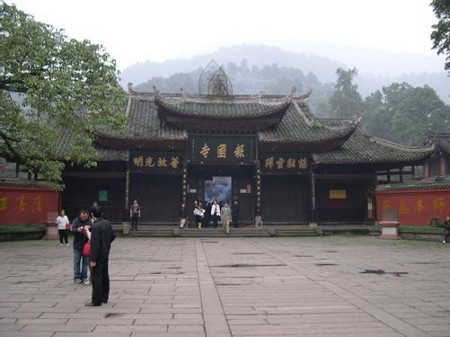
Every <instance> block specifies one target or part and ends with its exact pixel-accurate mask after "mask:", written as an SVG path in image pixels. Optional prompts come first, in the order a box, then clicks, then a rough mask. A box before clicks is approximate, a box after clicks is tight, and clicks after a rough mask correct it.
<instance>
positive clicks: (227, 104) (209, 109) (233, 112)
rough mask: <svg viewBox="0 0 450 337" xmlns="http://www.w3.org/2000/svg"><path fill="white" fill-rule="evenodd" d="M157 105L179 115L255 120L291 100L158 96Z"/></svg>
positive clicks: (156, 98)
mask: <svg viewBox="0 0 450 337" xmlns="http://www.w3.org/2000/svg"><path fill="white" fill-rule="evenodd" d="M155 103H156V105H158V106H159V107H160V108H161V109H163V110H165V111H168V112H170V113H173V114H177V115H185V116H188V117H202V118H206V119H208V118H214V119H217V118H220V119H233V118H244V119H249V118H255V117H263V116H270V115H272V114H275V113H277V112H280V111H281V110H283V109H286V108H287V107H288V106H289V104H290V99H282V100H280V99H278V100H276V101H269V100H261V99H251V98H246V99H230V98H208V97H202V98H197V97H195V98H181V99H180V98H174V97H162V96H159V95H157V96H156V97H155Z"/></svg>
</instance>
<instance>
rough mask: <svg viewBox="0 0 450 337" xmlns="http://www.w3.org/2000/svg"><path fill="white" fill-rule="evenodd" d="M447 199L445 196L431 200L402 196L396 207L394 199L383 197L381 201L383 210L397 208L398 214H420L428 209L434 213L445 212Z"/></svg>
mask: <svg viewBox="0 0 450 337" xmlns="http://www.w3.org/2000/svg"><path fill="white" fill-rule="evenodd" d="M445 207H446V204H445V199H444V198H443V197H434V198H432V199H431V200H424V198H421V197H417V198H415V199H414V200H412V199H411V198H408V199H405V198H400V199H399V200H398V206H397V207H394V205H393V204H392V201H391V200H389V199H387V198H383V200H382V201H381V208H382V209H383V211H389V210H393V209H395V208H397V210H398V214H412V213H414V214H420V213H423V212H426V211H433V212H434V213H443V212H444V211H445Z"/></svg>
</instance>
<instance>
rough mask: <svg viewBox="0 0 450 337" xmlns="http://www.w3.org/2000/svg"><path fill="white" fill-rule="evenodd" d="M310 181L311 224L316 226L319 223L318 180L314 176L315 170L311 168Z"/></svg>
mask: <svg viewBox="0 0 450 337" xmlns="http://www.w3.org/2000/svg"><path fill="white" fill-rule="evenodd" d="M309 176H310V180H311V215H310V216H311V218H310V223H312V224H316V223H317V210H316V207H317V206H316V178H315V174H314V170H313V168H312V167H311V170H310V175H309Z"/></svg>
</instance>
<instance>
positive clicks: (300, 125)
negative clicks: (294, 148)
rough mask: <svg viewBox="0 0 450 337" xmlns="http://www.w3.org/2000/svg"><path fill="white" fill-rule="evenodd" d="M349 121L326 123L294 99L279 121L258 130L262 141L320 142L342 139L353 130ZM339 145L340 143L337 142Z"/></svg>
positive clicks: (353, 126)
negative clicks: (339, 123) (268, 127)
mask: <svg viewBox="0 0 450 337" xmlns="http://www.w3.org/2000/svg"><path fill="white" fill-rule="evenodd" d="M355 127H356V125H355V124H352V123H351V122H347V123H342V124H341V125H336V126H334V125H327V124H326V123H323V122H321V121H320V120H319V119H317V118H316V117H315V116H314V115H313V114H312V113H311V111H310V109H309V107H308V105H307V104H306V103H305V102H304V101H303V100H299V101H297V100H294V101H293V102H292V103H291V105H290V106H289V109H288V110H287V112H286V115H285V116H284V118H283V119H282V120H281V122H280V123H279V124H278V125H276V126H274V127H273V128H270V129H268V130H263V131H260V132H258V138H259V140H260V142H262V143H289V142H294V143H309V144H310V143H321V142H330V141H332V140H336V139H342V141H344V140H345V139H346V138H347V137H348V136H350V135H351V133H352V132H353V131H354V129H355ZM337 145H340V144H337Z"/></svg>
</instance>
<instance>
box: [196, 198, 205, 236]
mask: <svg viewBox="0 0 450 337" xmlns="http://www.w3.org/2000/svg"><path fill="white" fill-rule="evenodd" d="M204 214H205V210H204V209H203V207H202V203H201V202H200V201H198V202H197V206H195V208H194V216H195V223H196V224H197V228H198V229H202V221H203V217H204V216H205V215H204Z"/></svg>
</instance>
